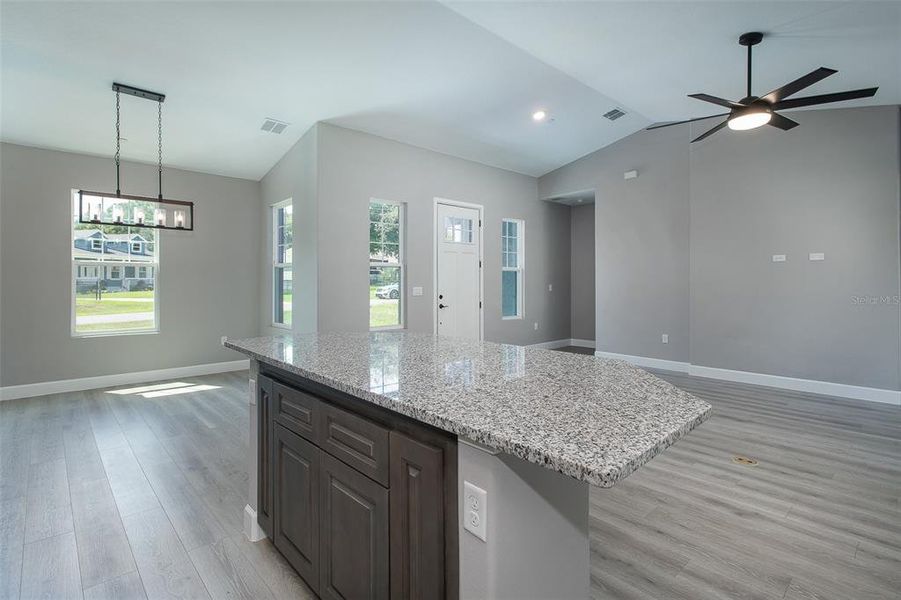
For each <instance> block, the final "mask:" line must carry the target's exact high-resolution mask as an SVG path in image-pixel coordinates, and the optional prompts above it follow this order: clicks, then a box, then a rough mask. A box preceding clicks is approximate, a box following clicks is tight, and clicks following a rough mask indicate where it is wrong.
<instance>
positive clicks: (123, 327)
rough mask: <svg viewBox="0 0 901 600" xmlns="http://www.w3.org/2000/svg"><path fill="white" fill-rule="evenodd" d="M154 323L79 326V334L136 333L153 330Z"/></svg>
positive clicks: (139, 322) (137, 322) (138, 322)
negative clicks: (137, 331)
mask: <svg viewBox="0 0 901 600" xmlns="http://www.w3.org/2000/svg"><path fill="white" fill-rule="evenodd" d="M152 327H153V321H128V322H127V323H121V322H120V323H91V324H90V325H79V326H78V328H77V330H78V333H91V332H95V331H110V330H112V329H115V330H117V331H136V330H143V329H151V328H152Z"/></svg>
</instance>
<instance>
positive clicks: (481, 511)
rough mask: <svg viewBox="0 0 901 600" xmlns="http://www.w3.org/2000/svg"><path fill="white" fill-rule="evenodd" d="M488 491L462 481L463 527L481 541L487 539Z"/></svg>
mask: <svg viewBox="0 0 901 600" xmlns="http://www.w3.org/2000/svg"><path fill="white" fill-rule="evenodd" d="M487 525H488V492H486V491H485V490H483V489H482V488H480V487H479V486H477V485H473V484H471V483H469V482H468V481H464V482H463V528H464V529H466V531H468V532H469V533H471V534H473V535H474V536H476V537H477V538H479V539H480V540H482V541H483V542H487V541H488V527H487Z"/></svg>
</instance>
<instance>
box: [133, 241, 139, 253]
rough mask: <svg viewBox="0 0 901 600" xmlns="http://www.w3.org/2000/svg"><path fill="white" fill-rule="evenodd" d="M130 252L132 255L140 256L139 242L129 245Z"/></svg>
mask: <svg viewBox="0 0 901 600" xmlns="http://www.w3.org/2000/svg"><path fill="white" fill-rule="evenodd" d="M131 252H132V254H140V253H141V242H132V243H131Z"/></svg>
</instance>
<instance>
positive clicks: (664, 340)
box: [660, 333, 669, 344]
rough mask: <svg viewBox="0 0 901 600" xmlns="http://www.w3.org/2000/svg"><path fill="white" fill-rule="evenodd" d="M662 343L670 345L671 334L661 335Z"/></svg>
mask: <svg viewBox="0 0 901 600" xmlns="http://www.w3.org/2000/svg"><path fill="white" fill-rule="evenodd" d="M660 342H661V343H662V344H669V334H668V333H664V334H663V335H661V336H660Z"/></svg>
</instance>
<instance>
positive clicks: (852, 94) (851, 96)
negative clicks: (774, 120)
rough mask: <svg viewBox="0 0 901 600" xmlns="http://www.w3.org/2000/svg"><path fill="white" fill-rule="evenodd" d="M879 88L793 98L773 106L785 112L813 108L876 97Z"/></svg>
mask: <svg viewBox="0 0 901 600" xmlns="http://www.w3.org/2000/svg"><path fill="white" fill-rule="evenodd" d="M878 89H879V88H878V87H873V88H866V89H862V90H851V91H849V92H836V93H834V94H822V95H819V96H806V97H804V98H792V99H790V100H782V101H781V102H777V103H776V104H775V105H773V108H774V109H776V110H784V109H786V108H800V107H802V106H813V105H815V104H828V103H830V102H841V101H842V100H857V99H858V98H870V97H872V96H875V95H876V90H878Z"/></svg>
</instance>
